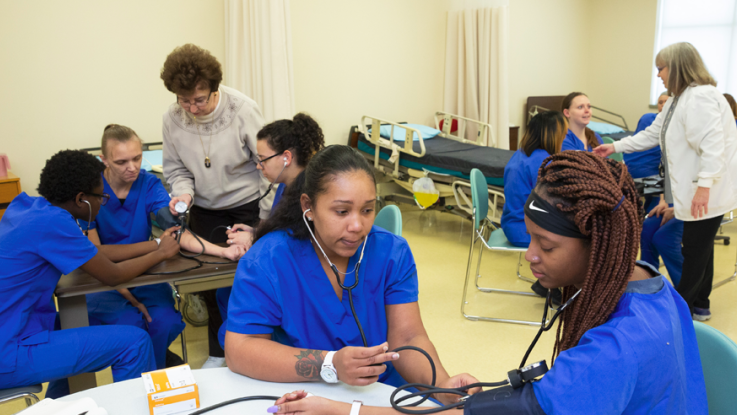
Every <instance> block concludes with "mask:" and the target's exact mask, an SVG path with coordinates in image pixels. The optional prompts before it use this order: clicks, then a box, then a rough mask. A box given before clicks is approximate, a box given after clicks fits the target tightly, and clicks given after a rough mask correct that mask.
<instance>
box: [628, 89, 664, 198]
mask: <svg viewBox="0 0 737 415" xmlns="http://www.w3.org/2000/svg"><path fill="white" fill-rule="evenodd" d="M666 101H668V93H667V92H663V93H662V94H661V95H660V97H658V112H648V113H647V114H645V115H643V116H642V117H641V118H640V121H639V122H638V123H637V129H636V130H635V134H637V133H639V132H640V131H643V130H644V129H645V128H647V127H649V126H650V124H652V123H653V121H655V117H657V116H658V114H660V112H662V111H663V106H664V105H665V102H666ZM661 158H662V155H661V154H660V146H659V145H658V146H655V147H653V148H651V149H650V150H645V151H638V152H634V153H627V154H625V155H624V164H626V165H627V171H629V173H630V176H632V178H633V179H640V178H642V177H648V176H655V175H657V174H659V173H660V159H661ZM655 203H657V200H656V201H655ZM645 206H648V203H647V202H646V203H645ZM652 207H655V206H652ZM649 210H650V209H645V211H649Z"/></svg>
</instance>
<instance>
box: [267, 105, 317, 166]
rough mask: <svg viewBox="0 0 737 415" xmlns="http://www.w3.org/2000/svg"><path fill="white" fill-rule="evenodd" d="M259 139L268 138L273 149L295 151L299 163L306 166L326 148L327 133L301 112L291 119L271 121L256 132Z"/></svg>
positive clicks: (280, 151) (281, 151)
mask: <svg viewBox="0 0 737 415" xmlns="http://www.w3.org/2000/svg"><path fill="white" fill-rule="evenodd" d="M256 138H257V139H258V140H266V142H267V143H268V144H269V147H271V149H272V150H274V151H276V152H277V153H283V152H285V151H286V150H292V151H293V152H294V155H295V158H296V160H297V164H298V165H299V166H302V167H305V166H307V163H309V162H310V159H311V158H312V156H313V155H314V154H315V153H317V152H318V151H320V150H322V149H323V148H325V135H323V133H322V129H321V128H320V126H319V125H318V124H317V121H315V120H314V119H313V118H312V117H310V116H309V115H307V114H305V113H302V112H300V113H299V114H297V115H295V116H294V118H293V119H291V120H277V121H274V122H272V123H269V124H267V125H265V126H264V128H262V129H261V130H260V131H259V132H258V134H256Z"/></svg>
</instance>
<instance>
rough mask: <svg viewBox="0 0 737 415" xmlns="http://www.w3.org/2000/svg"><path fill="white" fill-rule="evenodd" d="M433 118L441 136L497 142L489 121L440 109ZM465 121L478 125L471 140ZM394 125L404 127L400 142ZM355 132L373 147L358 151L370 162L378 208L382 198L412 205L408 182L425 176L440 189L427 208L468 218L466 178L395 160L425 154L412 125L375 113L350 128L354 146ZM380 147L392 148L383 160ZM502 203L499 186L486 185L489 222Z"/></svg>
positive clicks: (497, 217) (470, 211)
mask: <svg viewBox="0 0 737 415" xmlns="http://www.w3.org/2000/svg"><path fill="white" fill-rule="evenodd" d="M434 119H435V128H436V129H438V130H440V131H441V133H440V134H439V136H441V137H444V138H448V139H451V140H456V141H459V142H462V143H467V144H474V145H478V146H485V145H486V143H488V142H490V143H492V144H493V145H494V146H496V144H497V143H496V140H495V138H494V135H493V132H492V129H491V125H490V124H488V123H484V122H481V121H476V120H472V119H470V118H465V117H461V116H458V115H454V114H449V113H446V112H442V111H438V112H436V113H435V115H434ZM441 120H443V128H442V129H441V128H440V121H441ZM454 120H456V121H457V123H458V130H457V131H456V132H451V128H452V125H453V121H454ZM469 124H472V125H475V126H476V128H477V129H478V132H477V134H476V139H475V140H468V139H466V138H464V137H465V132H466V129H467V126H468V125H469ZM382 125H391V126H392V129H391V135H390V136H391V137H392V138H384V137H381V135H380V129H381V126H382ZM394 127H401V128H404V129H405V131H406V136H405V141H404V143H402V142H396V141H394V139H393V137H394ZM369 128H370V129H371V132H370V133H369V131H368V130H369ZM359 134H363V135H364V137H366V138H367V139H368V141H369V142H371V143H372V144H373V145H374V148H375V151H374V154H373V155H371V154H367V153H364V152H361V154H363V155H364V157H366V158H367V160H369V161H370V162H371V163H372V164H373V166H374V175H375V177H376V187H377V204H378V209H380V208H381V207H383V206H384V205H385V204H386V202H394V203H406V204H411V205H416V203H415V200H414V197H413V195H412V185H413V184H414V182H415V181H416V180H418V179H420V178H423V177H429V178H430V179H432V180H433V182H435V188H436V189H437V190H438V191H439V192H440V196H439V198H438V202H437V203H435V204H434V205H433V206H431V207H429V208H427V209H428V210H438V211H442V212H448V213H453V214H456V215H459V216H461V217H464V218H466V219H469V220H471V218H472V215H473V207H472V204H471V184H470V180H468V179H463V178H460V177H455V176H451V175H446V174H441V173H435V172H431V171H428V170H417V169H411V168H407V167H405V166H401V165H400V164H399V159H400V157H401V155H402V154H409V155H412V156H415V157H423V156H424V155H425V143H424V139H423V137H422V133H420V132H419V131H418V130H416V129H414V128H411V127H408V126H406V124H400V123H396V122H393V121H390V120H386V119H381V118H378V117H372V116H363V117H362V118H361V123H360V124H359V125H357V126H354V127H352V128H351V132H350V134H349V144H350V145H351V146H352V147H357V142H358V135H359ZM413 134H417V136H418V137H419V141H418V142H419V147H420V151H419V152H417V151H414V149H413V145H414V142H413V139H412V138H413ZM381 148H385V149H388V150H390V151H391V152H392V154H391V156H390V157H389V160H384V159H382V158H381V157H380V156H379V154H380V151H381ZM503 206H504V192H503V189H502V188H501V187H496V186H491V185H490V186H489V214H488V217H489V219H490V220H491V221H492V222H495V223H497V224H498V223H500V221H501V214H502V207H503Z"/></svg>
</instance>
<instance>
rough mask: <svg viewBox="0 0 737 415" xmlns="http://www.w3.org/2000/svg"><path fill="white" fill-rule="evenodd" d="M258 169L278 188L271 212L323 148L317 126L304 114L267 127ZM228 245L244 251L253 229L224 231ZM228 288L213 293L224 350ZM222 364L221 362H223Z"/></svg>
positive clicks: (260, 135)
mask: <svg viewBox="0 0 737 415" xmlns="http://www.w3.org/2000/svg"><path fill="white" fill-rule="evenodd" d="M256 138H257V141H256V149H257V150H258V154H257V156H258V165H257V168H258V169H259V170H261V174H263V175H264V177H266V179H267V180H268V181H269V182H271V183H272V186H273V185H275V184H276V185H278V186H277V189H276V194H275V195H274V203H273V204H272V205H271V212H272V213H273V212H274V211H275V210H276V206H277V204H278V203H279V201H280V200H281V197H282V195H283V194H284V189H286V188H287V187H288V186H291V184H292V183H293V182H294V180H295V179H296V178H297V176H299V175H300V174H301V173H302V172H303V171H304V170H305V167H306V166H307V163H308V162H309V161H310V159H311V158H312V156H313V155H314V154H315V153H317V152H318V151H320V150H321V149H322V148H323V147H325V136H324V135H323V133H322V129H321V128H320V125H318V124H317V121H315V120H314V119H312V117H310V116H309V115H307V114H304V113H299V114H297V115H295V116H294V118H292V119H291V120H278V121H274V122H272V123H270V124H267V125H266V126H264V128H262V129H261V130H260V131H259V132H258V134H257V135H256ZM228 243H229V244H236V245H241V246H243V247H244V248H245V249H246V250H248V249H249V248H250V247H251V244H252V243H253V228H251V227H250V226H248V225H244V224H235V225H233V229H231V230H229V231H228ZM231 291H232V289H231V287H226V288H220V289H218V290H217V294H216V296H217V301H218V307H219V308H220V315H222V316H225V321H223V325H222V326H220V331H219V332H218V341H219V342H220V346H221V347H223V348H225V331H226V328H227V323H228V319H227V316H228V299H229V298H230V293H231ZM222 363H225V361H224V359H223V362H222Z"/></svg>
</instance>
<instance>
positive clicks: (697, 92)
mask: <svg viewBox="0 0 737 415" xmlns="http://www.w3.org/2000/svg"><path fill="white" fill-rule="evenodd" d="M655 65H656V66H657V68H658V76H659V77H660V79H662V80H663V84H664V85H665V86H666V88H668V93H669V95H670V98H669V99H668V101H667V102H666V103H665V106H664V107H663V111H662V112H661V113H660V114H658V116H657V118H656V119H655V121H654V122H653V123H652V125H651V126H650V127H648V128H647V129H645V130H644V131H641V132H640V133H638V134H636V135H634V136H632V137H627V138H624V139H622V140H621V141H619V142H617V143H615V144H607V145H603V146H599V147H597V148H596V149H594V153H596V154H598V155H600V156H603V157H606V156H608V155H610V154H612V153H614V152H620V153H621V152H624V153H631V152H635V151H642V150H647V149H649V148H652V147H655V146H656V145H658V144H660V147H661V148H662V150H663V151H662V154H663V160H662V168H661V169H664V177H665V200H664V201H663V200H661V202H660V205H659V206H658V207H657V208H656V209H661V210H665V209H666V208H667V207H668V203H672V204H673V206H674V208H675V216H676V218H678V219H680V220H682V221H684V227H683V257H684V261H683V276H682V277H681V282H680V284H679V285H678V292H679V293H680V294H681V296H683V298H684V299H685V300H686V303H687V304H688V306H689V307H690V308H691V311H692V313H693V317H694V319H696V320H701V321H704V320H708V319H709V318H711V312H710V311H709V294H710V293H711V286H712V279H713V276H714V243H713V240H714V236H716V233H717V231H718V230H719V226H720V223H721V221H722V216H723V215H724V214H725V213H727V212H729V211H730V210H732V209H735V208H737V158H736V157H735V153H737V126H735V122H734V117H733V116H732V111H731V109H730V107H729V103H727V100H726V99H725V98H724V96H723V95H722V93H721V92H719V90H717V89H716V87H715V86H716V82H715V81H714V79H713V78H712V77H711V75H710V74H709V72H708V71H707V69H706V67H705V66H704V63H703V61H702V60H701V56H700V55H699V52H698V51H697V50H696V48H694V47H693V46H692V45H691V44H690V43H685V42H684V43H675V44H673V45H670V46H668V47H666V48H664V49H663V50H661V51H660V52H659V53H658V55H657V57H656V58H655Z"/></svg>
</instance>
